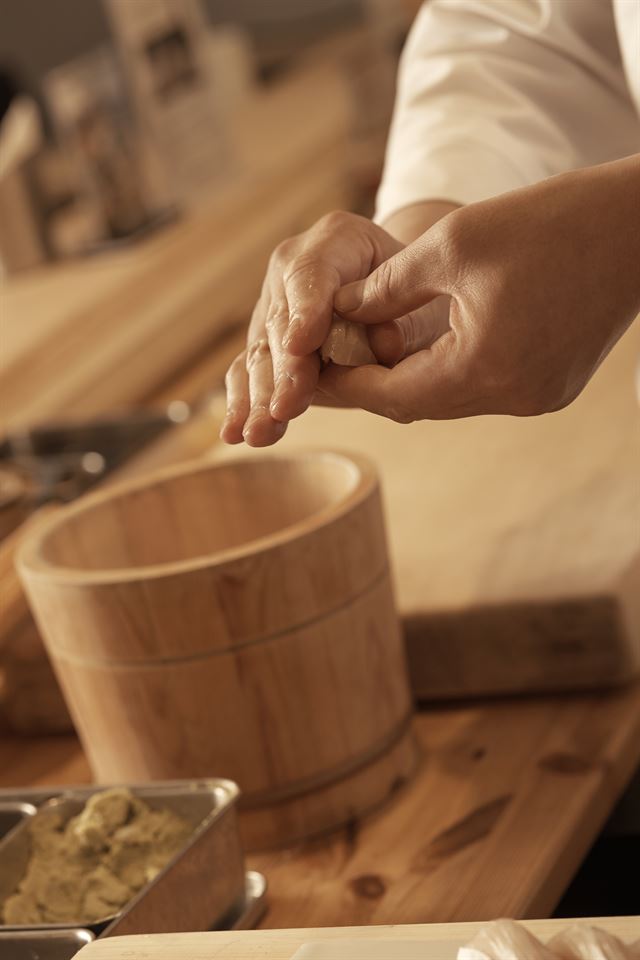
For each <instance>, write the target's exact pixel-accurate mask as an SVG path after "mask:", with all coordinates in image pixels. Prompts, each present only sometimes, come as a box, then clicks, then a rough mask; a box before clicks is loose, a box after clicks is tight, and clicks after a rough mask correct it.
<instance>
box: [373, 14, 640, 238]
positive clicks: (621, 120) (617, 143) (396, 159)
mask: <svg viewBox="0 0 640 960" xmlns="http://www.w3.org/2000/svg"><path fill="white" fill-rule="evenodd" d="M638 152H640V0H429V2H427V3H425V4H424V5H423V7H422V9H421V11H420V13H419V14H418V17H417V19H416V22H415V24H414V26H413V29H412V31H411V34H410V36H409V39H408V41H407V45H406V47H405V50H404V53H403V56H402V60H401V65H400V74H399V78H398V92H397V98H396V108H395V113H394V119H393V122H392V126H391V132H390V138H389V143H388V147H387V158H386V165H385V170H384V175H383V179H382V184H381V187H380V191H379V194H378V203H377V211H376V219H377V220H378V221H379V222H383V221H384V220H386V219H387V217H389V216H390V214H392V213H394V212H395V211H396V210H398V209H400V208H401V207H404V206H407V205H409V204H412V203H416V202H418V201H420V200H428V199H432V200H435V199H440V200H452V201H456V202H458V203H471V202H473V201H475V200H482V199H485V198H487V197H490V196H495V195H496V194H498V193H503V192H504V191H505V190H511V189H514V188H516V187H521V186H526V185H527V184H531V183H535V182H536V181H538V180H542V179H543V178H545V177H548V176H552V175H553V174H556V173H562V172H564V171H566V170H571V169H575V168H576V167H583V166H589V165H591V164H596V163H604V162H606V161H608V160H615V159H619V158H620V157H624V156H628V155H629V154H633V153H638Z"/></svg>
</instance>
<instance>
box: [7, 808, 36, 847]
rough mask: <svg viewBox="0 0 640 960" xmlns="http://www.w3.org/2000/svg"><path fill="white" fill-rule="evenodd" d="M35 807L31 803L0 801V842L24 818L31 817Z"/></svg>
mask: <svg viewBox="0 0 640 960" xmlns="http://www.w3.org/2000/svg"><path fill="white" fill-rule="evenodd" d="M35 812H36V807H35V806H34V805H33V804H32V803H22V801H20V800H7V801H4V802H3V801H0V840H2V839H3V837H6V835H7V834H8V833H10V832H11V830H13V828H14V827H17V826H19V825H20V824H21V823H22V822H23V820H24V818H25V817H32V816H33V814H34V813H35Z"/></svg>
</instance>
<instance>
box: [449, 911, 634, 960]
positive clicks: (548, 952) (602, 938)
mask: <svg viewBox="0 0 640 960" xmlns="http://www.w3.org/2000/svg"><path fill="white" fill-rule="evenodd" d="M458 960H640V940H639V941H636V943H635V944H633V946H625V944H623V943H622V941H620V940H618V938H617V937H614V936H613V935H612V934H610V933H606V931H604V930H598V929H596V928H595V927H588V926H586V925H584V924H576V925H575V926H573V927H570V928H569V929H568V930H564V931H563V932H562V933H559V934H558V935H557V936H556V937H554V938H553V940H551V941H550V942H549V943H548V944H547V946H546V947H545V946H544V945H543V944H541V943H540V941H539V940H537V939H536V938H535V937H534V936H533V935H532V934H530V933H529V932H528V930H526V929H525V928H524V927H523V926H521V925H520V924H519V923H516V922H515V921H514V920H496V921H494V922H493V923H489V924H487V926H486V927H484V928H483V929H482V930H481V931H480V933H479V934H478V935H477V936H476V937H474V939H473V940H472V941H471V943H470V944H469V945H468V946H466V947H461V948H460V950H459V951H458Z"/></svg>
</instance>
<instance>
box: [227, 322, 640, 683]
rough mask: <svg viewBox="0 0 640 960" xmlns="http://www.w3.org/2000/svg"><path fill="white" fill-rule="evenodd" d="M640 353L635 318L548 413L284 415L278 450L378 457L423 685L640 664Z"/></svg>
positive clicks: (539, 679)
mask: <svg viewBox="0 0 640 960" xmlns="http://www.w3.org/2000/svg"><path fill="white" fill-rule="evenodd" d="M639 356H640V320H639V321H638V322H636V324H635V326H634V327H632V328H631V329H630V330H629V332H628V333H627V334H626V335H625V337H623V338H622V340H621V341H620V343H618V345H617V346H616V347H615V349H614V350H613V352H612V353H611V355H610V356H609V357H608V358H607V360H606V361H605V363H604V364H603V366H602V367H601V368H600V370H599V371H598V372H597V373H596V375H595V377H594V378H593V380H592V382H591V383H590V384H589V385H588V387H587V388H586V390H585V391H584V393H583V394H582V395H581V396H580V397H579V398H578V399H577V400H576V401H575V402H574V403H573V404H572V405H571V406H569V407H568V408H567V409H566V410H563V411H561V412H559V413H554V414H552V415H549V416H544V417H533V418H529V419H522V418H509V417H476V418H471V419H467V420H460V421H449V422H422V423H414V424H410V425H405V426H400V425H398V424H396V423H392V422H390V421H385V420H382V419H381V418H376V417H373V416H371V415H370V414H367V413H363V412H361V411H351V410H329V409H326V408H325V409H321V408H316V409H313V410H311V411H309V412H308V413H307V414H305V415H304V416H303V417H301V418H299V419H298V420H295V421H294V422H293V423H291V424H290V427H289V430H288V432H287V434H286V436H285V437H284V439H283V440H282V441H280V443H279V444H278V447H277V448H276V449H277V451H284V452H286V451H295V450H299V449H309V448H312V449H313V448H320V449H321V448H323V447H327V446H330V447H331V446H333V447H335V446H340V447H341V448H343V449H345V450H353V451H354V452H359V453H362V454H364V455H366V456H368V457H370V458H371V459H372V460H373V461H374V462H375V463H376V465H377V467H378V470H379V472H380V476H381V478H382V484H383V493H384V499H385V506H386V510H387V515H388V518H389V534H390V542H391V556H392V564H393V568H394V572H395V580H396V589H397V595H398V604H399V609H400V612H401V615H402V616H403V618H404V622H405V631H406V635H407V642H408V653H409V664H410V673H411V680H412V684H413V689H414V691H415V693H416V695H417V696H419V697H422V698H426V699H432V698H448V697H468V696H476V695H486V694H496V693H510V692H511V693H517V692H520V691H525V692H532V691H548V690H568V689H584V688H588V687H601V686H603V685H605V686H606V685H615V684H618V683H623V682H625V681H627V680H628V679H630V678H631V677H633V676H634V675H636V674H637V672H638V668H639V665H640V409H639V408H638V402H637V398H636V396H635V388H634V374H635V368H636V364H637V361H638V357H639ZM243 453H244V455H246V456H253V455H254V454H253V452H252V451H250V450H248V449H247V448H244V450H243ZM237 455H238V448H234V451H233V456H237ZM216 456H217V457H219V458H221V459H225V458H227V457H229V456H230V453H229V451H228V450H225V449H223V448H218V449H217V451H216Z"/></svg>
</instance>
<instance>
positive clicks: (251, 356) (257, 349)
mask: <svg viewBox="0 0 640 960" xmlns="http://www.w3.org/2000/svg"><path fill="white" fill-rule="evenodd" d="M269 352H270V351H269V342H268V340H267V339H266V337H258V339H257V340H254V341H253V343H250V344H249V346H248V347H247V358H246V366H247V370H250V369H251V368H252V367H254V366H255V365H256V364H257V363H259V362H260V360H263V359H264V358H265V357H266V356H269Z"/></svg>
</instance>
